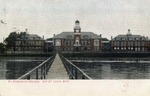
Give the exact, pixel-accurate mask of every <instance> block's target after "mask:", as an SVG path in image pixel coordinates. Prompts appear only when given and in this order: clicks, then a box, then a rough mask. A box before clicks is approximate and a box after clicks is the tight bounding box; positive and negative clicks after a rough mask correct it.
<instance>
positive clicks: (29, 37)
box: [17, 34, 44, 40]
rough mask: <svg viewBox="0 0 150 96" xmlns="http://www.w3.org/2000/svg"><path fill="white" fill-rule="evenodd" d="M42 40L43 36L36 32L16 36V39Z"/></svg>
mask: <svg viewBox="0 0 150 96" xmlns="http://www.w3.org/2000/svg"><path fill="white" fill-rule="evenodd" d="M22 39H24V40H44V38H41V37H40V36H38V35H37V34H26V35H25V37H21V38H17V40H22Z"/></svg>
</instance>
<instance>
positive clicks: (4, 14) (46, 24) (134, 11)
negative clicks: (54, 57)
mask: <svg viewBox="0 0 150 96" xmlns="http://www.w3.org/2000/svg"><path fill="white" fill-rule="evenodd" d="M0 20H3V21H4V22H6V23H7V24H1V23H0V35H1V36H0V42H2V40H3V37H4V38H6V37H7V36H8V35H9V33H10V32H12V31H14V30H16V29H15V28H17V29H19V30H21V31H24V30H25V29H28V32H29V33H30V34H38V35H39V36H41V37H42V36H43V35H44V37H45V38H50V37H53V34H59V33H61V32H63V31H73V27H74V22H75V21H76V20H79V21H80V25H81V29H82V31H91V32H94V33H96V34H98V35H99V34H102V36H103V37H106V38H108V39H110V38H111V36H113V37H115V36H117V35H118V34H126V33H127V30H128V29H131V33H132V34H140V35H144V36H149V37H150V0H0Z"/></svg>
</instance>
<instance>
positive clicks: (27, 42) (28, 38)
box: [15, 34, 45, 52]
mask: <svg viewBox="0 0 150 96" xmlns="http://www.w3.org/2000/svg"><path fill="white" fill-rule="evenodd" d="M44 42H45V41H44V38H41V37H40V36H38V35H36V34H26V35H25V36H23V37H21V38H18V39H17V40H16V42H15V47H16V51H23V52H42V51H43V49H44Z"/></svg>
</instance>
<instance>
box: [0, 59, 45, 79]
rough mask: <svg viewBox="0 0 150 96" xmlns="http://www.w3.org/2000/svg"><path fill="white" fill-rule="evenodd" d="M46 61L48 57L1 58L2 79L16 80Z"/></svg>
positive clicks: (0, 76)
mask: <svg viewBox="0 0 150 96" xmlns="http://www.w3.org/2000/svg"><path fill="white" fill-rule="evenodd" d="M45 59H46V57H0V79H16V78H18V77H20V76H21V75H23V74H25V73H26V72H28V71H29V70H31V69H33V68H34V67H35V66H37V65H39V64H40V63H41V62H43V61H44V60H45Z"/></svg>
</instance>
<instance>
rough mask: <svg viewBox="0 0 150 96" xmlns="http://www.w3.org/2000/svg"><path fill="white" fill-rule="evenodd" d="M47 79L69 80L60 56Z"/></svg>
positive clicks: (55, 60) (53, 64) (57, 56)
mask: <svg viewBox="0 0 150 96" xmlns="http://www.w3.org/2000/svg"><path fill="white" fill-rule="evenodd" d="M46 79H69V76H68V74H67V71H66V69H65V67H64V65H63V63H62V61H61V59H60V57H59V55H58V54H57V55H56V57H55V59H54V62H53V63H52V65H51V68H50V70H49V72H48V75H46Z"/></svg>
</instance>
